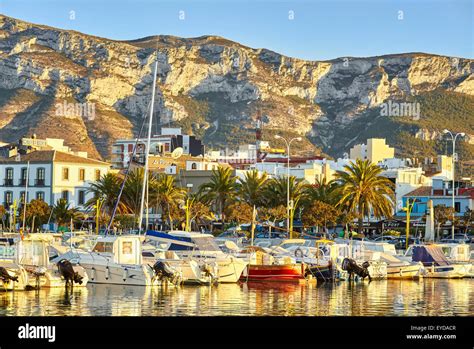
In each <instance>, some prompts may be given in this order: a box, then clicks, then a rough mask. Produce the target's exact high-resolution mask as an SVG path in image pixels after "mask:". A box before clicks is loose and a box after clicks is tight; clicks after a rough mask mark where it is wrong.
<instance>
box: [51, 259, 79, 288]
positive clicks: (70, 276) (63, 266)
mask: <svg viewBox="0 0 474 349" xmlns="http://www.w3.org/2000/svg"><path fill="white" fill-rule="evenodd" d="M57 266H58V271H59V274H61V276H62V277H63V278H64V280H66V286H67V285H68V284H69V283H70V284H71V286H72V285H74V283H76V284H79V285H82V279H83V277H82V276H81V275H79V273H78V272H76V271H74V267H73V266H72V263H71V262H70V261H68V260H67V259H61V260H60V261H59V262H58V263H57Z"/></svg>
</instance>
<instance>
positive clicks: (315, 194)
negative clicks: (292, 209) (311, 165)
mask: <svg viewBox="0 0 474 349" xmlns="http://www.w3.org/2000/svg"><path fill="white" fill-rule="evenodd" d="M337 189H338V182H337V181H334V180H332V181H327V180H326V177H323V179H322V180H319V179H317V180H316V183H315V184H314V185H308V186H307V204H308V205H311V204H312V202H313V201H321V202H324V203H326V204H330V205H336V204H337V203H338V201H339V199H340V197H339V196H338V194H339V192H338V190H337Z"/></svg>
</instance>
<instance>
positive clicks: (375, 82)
mask: <svg viewBox="0 0 474 349" xmlns="http://www.w3.org/2000/svg"><path fill="white" fill-rule="evenodd" d="M156 60H158V88H157V103H156V114H155V116H156V120H159V122H160V124H161V125H179V126H181V127H183V130H184V131H185V132H189V133H192V134H195V135H197V136H199V137H201V138H203V139H204V142H205V144H207V145H208V146H211V147H225V146H229V147H234V146H236V145H238V144H242V143H249V142H253V141H254V140H255V131H254V125H255V120H256V118H257V115H259V114H260V115H263V117H262V119H263V120H264V121H265V123H264V129H263V137H264V138H266V139H267V140H271V141H272V144H273V145H274V146H281V144H278V141H276V140H274V139H273V135H274V134H276V133H280V134H283V135H286V136H288V137H290V136H296V135H302V136H304V141H303V142H300V143H293V144H294V150H295V153H300V154H303V153H312V154H314V153H315V152H316V153H321V152H323V153H325V154H329V155H331V156H341V155H342V154H343V153H344V152H347V151H348V149H349V148H350V147H351V146H352V145H354V144H356V143H360V142H363V141H365V139H366V138H367V137H374V136H375V137H386V138H387V139H388V142H389V144H391V145H393V146H395V147H396V149H397V153H398V154H399V155H407V156H417V155H418V156H422V155H423V154H425V153H426V154H428V155H434V154H436V153H437V152H446V151H449V149H447V148H446V143H445V142H442V141H441V140H440V138H441V130H442V129H443V128H445V127H448V128H449V129H452V130H454V131H463V132H466V133H467V134H468V136H467V137H466V141H465V142H462V143H463V144H462V146H461V150H462V151H461V157H463V158H464V159H472V158H474V155H473V154H474V151H473V150H474V146H473V145H472V144H473V143H474V116H473V112H474V75H473V71H474V60H472V59H466V58H457V57H445V56H438V55H432V54H426V53H404V54H393V55H385V56H380V57H365V58H356V57H343V58H338V59H334V60H330V61H306V60H301V59H297V58H290V57H286V56H283V55H281V54H278V53H276V52H273V51H270V50H267V49H254V48H249V47H246V46H244V45H241V44H239V43H236V42H233V41H230V40H227V39H224V38H221V37H217V36H203V37H198V38H190V39H185V38H178V37H173V36H153V37H147V38H143V39H138V40H133V41H116V40H109V39H104V38H100V37H95V36H90V35H85V34H82V33H78V32H75V31H70V30H61V29H56V28H51V27H47V26H43V25H36V24H31V23H27V22H24V21H21V20H17V19H14V18H10V17H6V16H0V140H2V141H16V140H18V139H19V138H20V137H22V136H25V135H29V134H32V133H36V134H37V136H38V137H58V138H64V139H65V140H66V144H68V145H70V146H71V147H72V148H73V149H76V150H85V151H88V152H89V154H91V156H93V157H97V158H100V157H102V158H105V159H109V158H110V157H111V144H112V143H113V141H114V140H115V139H117V138H124V137H131V136H132V135H136V134H138V133H139V132H140V128H141V126H142V123H143V117H144V116H146V115H147V110H148V108H149V102H150V96H151V88H152V80H153V65H154V62H155V61H156ZM81 108H82V109H81ZM87 108H89V109H90V110H89V113H87V112H85V111H87V110H86V109H87ZM407 108H408V109H407ZM410 108H412V109H410ZM417 111H418V112H417Z"/></svg>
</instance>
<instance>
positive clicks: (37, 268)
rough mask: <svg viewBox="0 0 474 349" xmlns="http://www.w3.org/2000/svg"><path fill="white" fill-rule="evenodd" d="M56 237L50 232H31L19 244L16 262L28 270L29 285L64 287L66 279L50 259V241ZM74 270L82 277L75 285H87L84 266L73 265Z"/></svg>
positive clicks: (36, 286)
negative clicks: (79, 282) (80, 281)
mask: <svg viewBox="0 0 474 349" xmlns="http://www.w3.org/2000/svg"><path fill="white" fill-rule="evenodd" d="M53 239H54V237H52V236H51V235H50V234H30V235H28V236H27V237H26V238H25V239H23V240H20V241H19V242H18V244H17V251H16V263H17V264H19V265H21V266H22V267H23V268H24V269H25V270H26V271H27V272H28V286H29V287H33V288H38V287H64V286H65V280H64V278H63V277H62V276H61V274H60V272H59V270H58V267H57V266H56V264H54V263H51V262H50V260H49V249H48V246H49V243H50V242H51V241H52V240H53ZM73 269H74V272H77V273H78V274H79V276H81V277H82V283H81V284H76V283H75V284H74V286H75V287H85V286H86V285H87V282H88V277H87V274H86V272H85V270H84V268H83V267H81V266H79V265H73Z"/></svg>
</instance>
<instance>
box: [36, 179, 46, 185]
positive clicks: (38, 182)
mask: <svg viewBox="0 0 474 349" xmlns="http://www.w3.org/2000/svg"><path fill="white" fill-rule="evenodd" d="M45 185H46V184H45V180H44V178H42V179H35V187H44V186H45Z"/></svg>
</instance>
